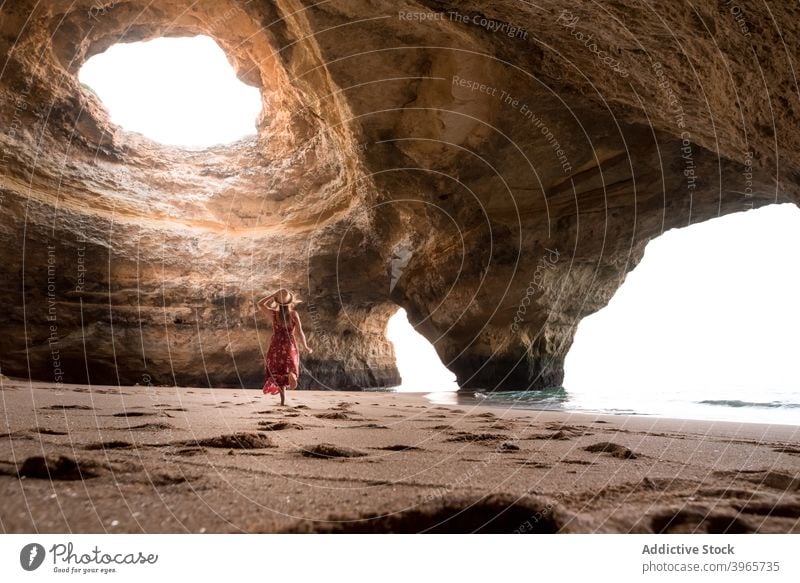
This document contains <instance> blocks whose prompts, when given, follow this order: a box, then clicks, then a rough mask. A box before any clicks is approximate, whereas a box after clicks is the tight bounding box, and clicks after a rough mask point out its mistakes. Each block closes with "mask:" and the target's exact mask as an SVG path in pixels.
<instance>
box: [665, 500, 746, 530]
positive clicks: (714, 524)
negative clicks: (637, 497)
mask: <svg viewBox="0 0 800 583" xmlns="http://www.w3.org/2000/svg"><path fill="white" fill-rule="evenodd" d="M650 528H651V529H652V531H653V532H654V533H656V534H749V533H752V532H755V529H754V528H753V526H752V525H751V524H750V523H749V522H748V521H746V520H744V519H742V518H741V517H739V516H736V515H734V514H733V513H727V514H726V513H722V512H717V513H715V512H713V511H712V510H711V509H710V508H707V507H705V506H695V507H685V506H683V507H681V508H677V509H676V508H668V509H666V510H661V511H658V512H657V513H656V515H655V516H653V518H652V519H650Z"/></svg>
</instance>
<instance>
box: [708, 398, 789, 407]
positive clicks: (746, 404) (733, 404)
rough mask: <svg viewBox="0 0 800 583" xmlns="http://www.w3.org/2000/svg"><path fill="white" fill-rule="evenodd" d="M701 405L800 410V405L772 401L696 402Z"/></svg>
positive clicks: (712, 400)
mask: <svg viewBox="0 0 800 583" xmlns="http://www.w3.org/2000/svg"><path fill="white" fill-rule="evenodd" d="M695 403H697V404H699V405H718V406H722V407H758V408H766V409H800V403H784V402H782V401H771V402H769V403H756V402H752V401H741V400H739V399H730V400H728V399H707V400H705V401H695Z"/></svg>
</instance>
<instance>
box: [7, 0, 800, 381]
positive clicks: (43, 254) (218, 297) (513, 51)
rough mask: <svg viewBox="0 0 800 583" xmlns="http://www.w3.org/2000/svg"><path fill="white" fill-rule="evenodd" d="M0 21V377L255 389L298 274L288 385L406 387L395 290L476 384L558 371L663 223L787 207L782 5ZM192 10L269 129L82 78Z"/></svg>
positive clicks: (259, 9)
mask: <svg viewBox="0 0 800 583" xmlns="http://www.w3.org/2000/svg"><path fill="white" fill-rule="evenodd" d="M0 16H2V17H1V18H0V33H1V34H0V55H3V57H2V58H1V59H0V60H2V67H1V68H0V126H2V128H3V130H2V132H0V242H2V252H1V253H2V262H0V274H1V277H0V298H2V306H3V316H2V322H3V334H2V336H1V337H0V370H1V371H2V373H3V374H6V375H9V376H22V377H28V376H30V377H31V378H34V379H37V380H50V381H53V382H59V381H64V382H67V381H69V382H92V383H111V384H117V383H122V384H136V383H138V384H145V385H146V384H156V385H161V384H167V385H172V384H179V385H199V386H208V385H209V384H211V385H214V386H226V385H233V386H238V385H244V386H249V387H256V386H259V385H260V382H261V378H262V372H263V356H262V355H263V353H264V352H265V350H266V342H268V339H269V333H268V324H266V322H265V321H264V320H263V318H261V316H258V315H256V312H255V308H254V303H253V302H254V299H256V298H258V297H260V295H263V294H264V292H265V291H266V290H274V289H275V288H277V287H288V288H291V289H294V290H297V292H298V293H299V295H300V297H301V298H302V299H303V300H304V302H305V303H304V304H302V305H301V316H302V317H303V318H304V321H305V328H306V331H307V335H308V338H309V343H310V344H311V345H312V347H313V348H314V349H315V350H314V353H313V354H311V355H304V356H303V371H302V372H303V374H302V379H301V386H303V387H312V386H313V387H318V388H321V387H329V388H355V387H379V386H387V385H393V384H396V383H397V382H398V381H399V376H398V371H397V368H396V366H395V358H394V351H393V348H392V345H391V343H390V342H389V341H387V339H386V337H385V329H386V323H387V320H388V318H389V317H390V316H391V315H392V314H393V313H394V312H395V311H396V310H397V309H398V308H399V307H401V306H402V307H404V308H405V309H406V311H407V312H408V314H409V318H410V321H411V323H412V324H413V325H414V326H416V327H417V329H418V330H419V331H420V332H421V333H422V334H423V335H424V336H425V337H426V338H427V339H428V340H429V341H431V342H432V343H433V345H434V346H435V348H436V350H437V352H438V354H439V355H440V357H441V359H442V361H443V362H444V363H445V364H446V365H447V366H448V367H449V368H450V369H451V370H452V371H453V372H455V373H456V375H457V378H458V382H459V383H460V385H461V386H462V387H485V388H497V387H509V388H526V387H532V388H538V387H544V386H550V385H558V384H560V382H561V380H562V376H563V361H564V357H565V355H566V353H567V351H568V349H569V347H570V344H571V342H572V338H573V335H574V332H575V329H576V326H577V324H578V323H579V322H580V321H581V319H582V318H584V317H585V316H587V315H589V314H591V313H593V312H596V311H597V310H599V309H600V308H602V307H603V306H605V305H606V303H607V302H608V301H609V299H610V298H611V296H612V295H613V294H614V292H615V290H616V289H617V288H618V287H619V286H620V284H621V283H622V282H623V280H624V278H625V276H626V274H627V273H628V272H630V271H631V270H632V269H633V268H635V266H636V265H637V263H638V262H639V261H640V259H641V257H642V254H643V251H644V247H645V245H646V244H647V242H648V241H649V240H650V239H652V238H654V237H657V236H658V235H659V234H661V233H663V232H664V231H665V230H667V229H671V228H676V227H682V226H686V225H689V224H692V223H697V222H700V221H704V220H707V219H710V218H713V217H717V216H719V215H723V214H726V213H732V212H737V211H745V210H748V209H751V208H756V207H759V206H762V205H765V204H769V203H776V202H787V201H791V202H795V203H796V202H797V201H798V196H799V192H800V189H799V188H798V186H799V185H800V170H799V169H800V131H798V127H800V101H799V100H798V85H797V80H796V78H795V76H794V74H793V71H795V70H796V65H797V62H796V61H797V47H798V43H797V41H798V27H799V26H800V10H799V9H798V6H797V5H796V3H788V2H784V3H773V4H771V5H770V7H769V10H767V9H766V8H764V9H761V8H759V9H756V8H755V7H753V8H749V7H745V8H740V9H739V11H738V12H735V11H732V10H731V6H730V5H729V4H728V3H710V4H697V3H694V4H692V3H688V2H677V3H676V2H658V3H657V4H656V5H643V4H641V3H636V2H630V1H629V0H620V1H618V2H614V3H612V4H602V5H600V4H597V5H595V4H591V3H582V4H577V5H576V4H575V3H574V2H566V1H564V0H537V1H536V2H535V3H529V2H520V1H519V0H494V1H492V2H485V1H477V0H465V1H461V2H453V1H449V2H448V1H439V0H419V1H411V0H403V1H401V2H399V3H398V2H395V1H394V0H370V1H365V0H333V1H332V2H323V3H316V2H302V1H300V0H255V1H253V2H247V3H245V2H239V1H236V0H192V1H189V0H164V1H161V2H149V1H144V0H69V1H67V0H49V1H47V2H38V1H36V2H35V1H33V0H15V2H13V3H11V2H6V3H5V4H4V5H3V7H2V9H0ZM197 34H204V35H208V36H210V37H212V38H213V39H215V40H216V41H217V43H218V44H219V45H220V46H221V47H222V48H223V50H224V51H225V52H226V54H227V56H228V57H229V59H230V62H231V63H232V65H233V67H234V68H235V70H236V71H237V74H238V76H239V78H240V79H241V80H242V81H243V82H245V83H247V84H250V85H252V86H255V87H257V88H259V89H260V91H261V94H262V99H263V111H262V114H261V116H260V119H259V121H258V135H257V136H256V137H254V138H252V139H245V140H241V141H239V142H237V143H235V144H233V145H228V146H224V147H218V148H212V149H207V150H186V149H179V148H173V147H167V146H163V145H160V144H157V143H154V142H152V141H150V140H148V139H146V138H144V137H143V136H140V135H137V134H132V133H129V132H125V131H123V130H122V129H120V128H119V127H116V126H115V125H114V124H112V123H111V122H110V120H109V117H108V113H107V111H106V110H105V108H104V106H103V105H102V103H101V102H100V101H99V100H98V98H97V97H96V96H95V95H93V94H92V93H91V92H90V91H87V90H86V89H85V88H82V87H81V84H80V83H79V81H78V78H77V74H78V71H79V69H80V67H81V65H82V64H83V63H84V62H85V61H86V60H87V59H88V58H90V57H91V56H93V55H95V54H97V53H99V52H102V51H104V50H105V49H107V48H108V47H110V46H111V45H113V44H115V43H118V42H132V41H139V40H145V39H153V38H156V37H160V36H192V35H197ZM198 123H202V120H198ZM753 244H754V245H758V241H754V242H753ZM765 252H768V250H765Z"/></svg>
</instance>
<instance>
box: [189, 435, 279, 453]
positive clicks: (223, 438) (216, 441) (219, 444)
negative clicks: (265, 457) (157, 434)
mask: <svg viewBox="0 0 800 583" xmlns="http://www.w3.org/2000/svg"><path fill="white" fill-rule="evenodd" d="M177 445H184V446H189V447H214V448H223V449H264V448H268V447H277V446H276V445H275V444H273V443H272V441H271V440H270V438H269V437H268V436H267V435H266V434H265V433H250V432H240V433H232V434H229V435H218V436H216V437H209V438H207V439H198V440H192V441H185V442H182V443H179V444H177Z"/></svg>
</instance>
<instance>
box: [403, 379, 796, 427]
mask: <svg viewBox="0 0 800 583" xmlns="http://www.w3.org/2000/svg"><path fill="white" fill-rule="evenodd" d="M401 390H403V389H401ZM405 390H408V389H405ZM426 397H427V398H428V399H429V400H430V401H431V402H433V403H437V404H459V405H462V406H469V405H478V406H480V405H491V406H495V407H508V408H510V409H534V410H551V411H574V412H590V413H603V414H610V415H647V416H655V417H670V418H675V419H701V420H709V421H735V422H745V423H766V424H770V425H775V424H777V425H798V426H800V389H794V388H771V387H764V388H763V389H761V390H759V391H758V392H757V393H755V394H754V392H753V390H752V389H751V388H750V387H737V386H717V387H673V388H670V389H664V388H661V389H659V390H652V391H649V390H648V389H647V388H646V387H642V389H641V390H638V391H632V390H629V389H625V390H619V391H614V390H608V388H606V389H605V390H602V391H594V392H591V391H588V390H587V391H581V392H578V391H570V390H568V389H567V388H565V387H553V388H548V389H540V390H530V391H482V390H463V389H462V390H461V391H458V392H455V391H452V390H440V391H432V392H426Z"/></svg>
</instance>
